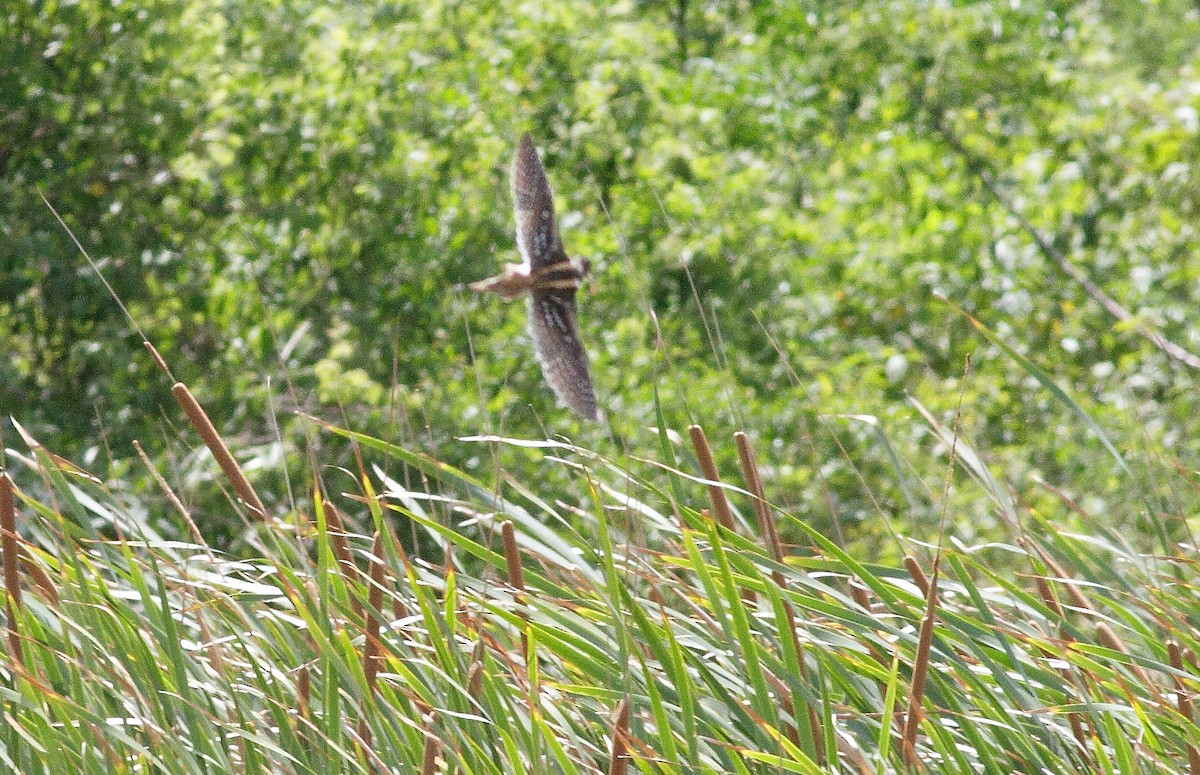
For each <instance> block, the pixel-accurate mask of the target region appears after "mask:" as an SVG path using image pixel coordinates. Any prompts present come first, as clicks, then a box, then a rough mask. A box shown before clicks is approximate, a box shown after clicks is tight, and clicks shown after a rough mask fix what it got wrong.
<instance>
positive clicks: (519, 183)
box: [512, 134, 598, 420]
mask: <svg viewBox="0 0 1200 775" xmlns="http://www.w3.org/2000/svg"><path fill="white" fill-rule="evenodd" d="M512 190H513V206H514V208H515V209H516V215H517V250H519V251H520V253H521V258H522V259H524V262H525V264H526V265H528V266H529V278H530V279H529V290H530V294H529V331H530V334H531V336H532V337H533V348H534V350H535V352H536V353H537V358H538V362H539V363H541V365H542V373H543V374H545V375H546V381H547V382H549V383H550V387H551V388H553V389H554V392H555V394H556V395H557V396H558V397H559V399H561V400H562V402H563V403H564V404H566V405H567V406H568V407H570V408H571V409H572V410H573V411H574V412H575V413H576V414H578V415H580V416H581V417H584V418H586V419H588V420H595V419H596V418H597V417H598V413H597V411H596V395H595V392H594V391H593V390H592V378H591V376H590V375H589V374H588V362H587V352H586V351H585V350H584V349H583V345H582V344H580V342H579V331H578V328H577V326H576V323H575V289H576V288H578V287H579V280H580V279H581V277H582V272H581V271H580V270H579V269H577V268H576V267H575V266H574V265H573V264H572V263H571V261H570V260H569V259H568V258H567V253H566V251H565V250H563V245H562V238H561V237H559V234H558V226H557V225H556V224H555V222H554V196H553V194H551V192H550V183H549V182H548V181H547V180H546V171H545V169H543V168H542V162H541V160H540V159H538V155H537V149H536V148H534V146H533V140H532V139H531V138H530V137H529V135H528V134H526V135H524V136H523V137H522V138H521V144H520V145H519V146H518V147H517V153H516V155H515V156H514V157H513V167H512Z"/></svg>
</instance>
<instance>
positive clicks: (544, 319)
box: [529, 290, 598, 420]
mask: <svg viewBox="0 0 1200 775" xmlns="http://www.w3.org/2000/svg"><path fill="white" fill-rule="evenodd" d="M529 330H530V334H531V335H532V336H533V348H534V350H535V351H536V352H537V357H538V361H539V362H540V363H541V364H542V373H543V374H545V375H546V381H547V382H549V383H550V387H551V388H553V389H554V392H555V394H556V395H557V396H558V397H559V398H560V399H561V400H562V402H563V403H564V404H566V405H567V406H569V407H570V408H571V409H572V410H574V411H575V413H576V414H578V415H579V416H581V417H584V418H586V419H588V420H595V419H596V418H597V416H598V413H597V411H596V394H595V392H594V391H593V390H592V378H591V376H590V375H589V374H588V363H587V352H586V351H585V350H584V349H583V345H582V344H580V342H579V333H578V331H577V329H576V325H575V291H574V290H572V291H569V292H565V291H560V290H549V291H547V290H543V291H534V292H533V293H532V294H530V297H529Z"/></svg>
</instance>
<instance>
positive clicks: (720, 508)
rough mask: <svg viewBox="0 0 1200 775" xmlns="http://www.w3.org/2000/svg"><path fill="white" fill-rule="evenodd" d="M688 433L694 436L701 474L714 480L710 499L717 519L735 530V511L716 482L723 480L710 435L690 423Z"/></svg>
mask: <svg viewBox="0 0 1200 775" xmlns="http://www.w3.org/2000/svg"><path fill="white" fill-rule="evenodd" d="M688 435H689V436H691V437H692V449H694V450H695V451H696V460H697V461H698V462H699V463H700V475H701V476H703V477H704V478H705V479H707V480H708V481H710V482H713V484H710V485H707V487H708V500H709V502H710V503H712V510H713V513H714V514H716V515H717V521H718V522H720V523H721V527H723V528H725V529H726V530H733V512H732V511H731V510H730V509H729V501H728V500H727V499H726V498H725V491H724V490H723V489H721V487H719V486H718V485H717V484H716V483H717V482H720V481H721V476H720V474H718V473H717V464H716V463H715V462H714V461H713V456H712V448H710V447H709V446H708V437H707V436H705V435H704V429H703V428H701V427H700V426H699V425H689V426H688Z"/></svg>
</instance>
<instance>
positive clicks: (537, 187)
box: [512, 135, 567, 271]
mask: <svg viewBox="0 0 1200 775" xmlns="http://www.w3.org/2000/svg"><path fill="white" fill-rule="evenodd" d="M512 190H513V206H514V207H515V208H516V211H517V250H518V251H520V253H521V258H523V259H525V263H526V264H529V266H530V268H531V269H532V270H533V271H537V270H538V269H542V268H543V267H547V266H551V265H553V264H557V263H558V262H559V261H566V260H567V253H566V251H565V250H563V246H562V239H561V238H560V237H559V236H558V227H557V226H556V225H555V223H554V197H553V195H551V193H550V184H549V183H548V182H547V181H546V171H545V170H544V169H542V162H541V161H540V160H539V159H538V155H537V149H536V148H534V147H533V140H532V139H530V137H529V135H525V136H523V137H522V138H521V145H520V146H518V147H517V153H516V155H515V156H514V157H513V166H512Z"/></svg>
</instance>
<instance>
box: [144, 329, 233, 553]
mask: <svg viewBox="0 0 1200 775" xmlns="http://www.w3.org/2000/svg"><path fill="white" fill-rule="evenodd" d="M147 344H149V342H147ZM151 349H153V348H151ZM155 354H156V355H157V352H156V353H155ZM133 448H134V449H135V450H137V453H138V457H140V458H141V459H142V463H143V465H145V466H146V470H148V471H149V472H150V475H151V476H153V477H154V481H155V482H156V483H157V484H158V489H160V490H162V493H163V495H164V496H165V497H166V499H167V503H170V504H171V508H173V509H175V511H177V512H179V516H180V517H182V518H183V521H184V524H186V525H187V526H188V530H189V531H191V534H192V540H193V541H195V542H196V543H197V544H198V545H200V546H203V547H204V548H205V550H208V544H207V543H205V541H204V534H203V533H201V532H200V528H199V527H198V526H197V525H196V523H195V521H194V520H193V519H192V514H191V512H189V511H188V510H187V507H186V506H184V505H183V501H181V500H179V496H178V495H176V494H175V491H174V490H172V489H171V485H170V484H168V483H167V480H166V479H164V478H163V475H162V474H160V473H159V472H158V469H157V468H155V467H154V463H153V462H152V461H151V460H150V456H149V455H147V454H146V452H145V450H143V449H142V445H141V443H140V442H139V441H138V440H137V439H134V440H133ZM208 555H209V558H210V559H211V558H212V556H213V555H212V552H211V551H209V552H208Z"/></svg>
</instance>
